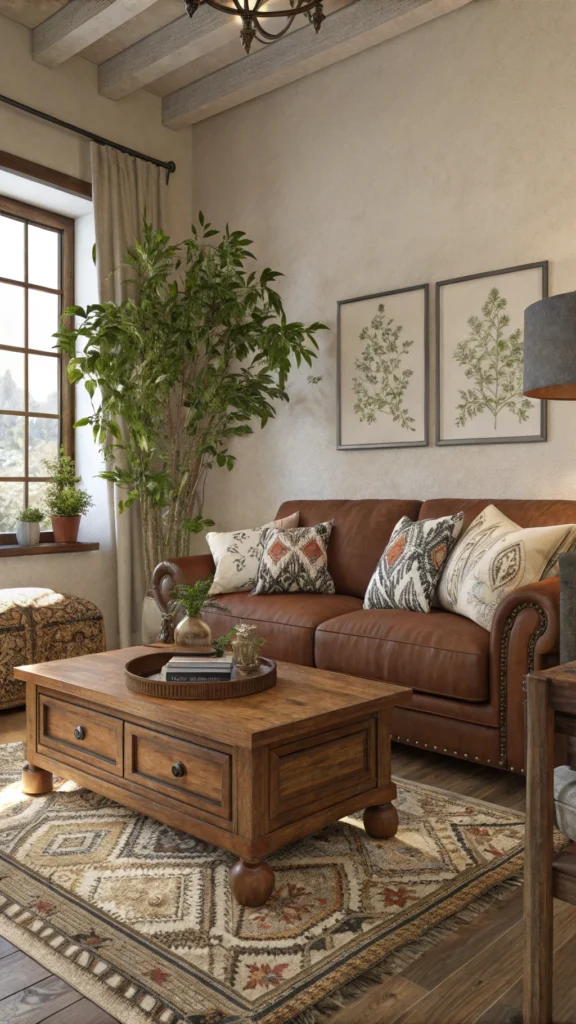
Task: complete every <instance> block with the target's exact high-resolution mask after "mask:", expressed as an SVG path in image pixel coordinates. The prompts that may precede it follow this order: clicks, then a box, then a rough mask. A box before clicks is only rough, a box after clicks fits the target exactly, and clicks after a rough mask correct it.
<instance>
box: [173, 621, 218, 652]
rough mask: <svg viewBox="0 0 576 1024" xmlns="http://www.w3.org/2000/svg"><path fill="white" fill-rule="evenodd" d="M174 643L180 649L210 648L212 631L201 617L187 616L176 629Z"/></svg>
mask: <svg viewBox="0 0 576 1024" xmlns="http://www.w3.org/2000/svg"><path fill="white" fill-rule="evenodd" d="M174 643H175V644H177V645H178V647H210V646H211V644H212V630H211V629H210V626H209V625H208V623H207V622H204V619H201V618H200V616H199V615H185V616H184V618H183V619H180V622H179V623H178V624H177V626H176V627H175V629H174Z"/></svg>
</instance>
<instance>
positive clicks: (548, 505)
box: [419, 498, 576, 536]
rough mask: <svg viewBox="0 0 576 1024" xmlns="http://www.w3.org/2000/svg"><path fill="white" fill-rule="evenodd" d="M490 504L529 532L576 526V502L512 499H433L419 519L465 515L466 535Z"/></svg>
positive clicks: (422, 509) (422, 511) (425, 502)
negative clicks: (565, 524)
mask: <svg viewBox="0 0 576 1024" xmlns="http://www.w3.org/2000/svg"><path fill="white" fill-rule="evenodd" d="M487 505H495V506H496V508H497V509H500V511H501V512H503V513H504V515H505V516H508V518H509V519H512V520H513V521H514V522H515V523H518V526H521V527H522V528H523V529H527V528H528V527H530V526H559V525H561V524H562V523H576V501H564V500H563V499H560V498H558V499H557V500H551V501H544V500H537V499H527V500H521V499H508V498H432V499H430V501H424V502H423V503H422V505H421V507H420V514H419V519H438V518H439V517H440V516H451V515H454V514H455V513H456V512H463V513H464V525H463V527H462V533H461V535H460V536H462V535H463V534H464V532H465V531H466V530H467V529H468V527H469V526H470V523H471V522H472V520H474V519H476V516H478V515H480V513H481V512H482V510H483V509H485V508H486V506H487Z"/></svg>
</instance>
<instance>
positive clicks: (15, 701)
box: [0, 587, 106, 709]
mask: <svg viewBox="0 0 576 1024" xmlns="http://www.w3.org/2000/svg"><path fill="white" fill-rule="evenodd" d="M105 647H106V644H105V636H104V622H103V619H102V613H101V612H100V611H99V610H98V608H97V607H96V605H94V604H92V603H91V602H90V601H86V600H85V599H84V598H83V597H72V596H71V595H69V594H57V593H56V592H55V591H54V590H43V589H40V588H37V587H23V588H21V589H20V588H15V589H13V590H0V709H1V708H14V707H17V706H18V705H19V704H25V703H26V684H25V683H22V682H20V681H19V680H18V679H14V678H13V676H12V670H13V669H14V668H15V667H16V665H33V664H36V663H37V662H40V661H55V660H56V659H57V658H73V657H74V656H75V655H77V654H96V653H97V652H98V651H103V650H105Z"/></svg>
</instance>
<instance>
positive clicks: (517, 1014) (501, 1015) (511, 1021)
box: [475, 994, 522, 1024]
mask: <svg viewBox="0 0 576 1024" xmlns="http://www.w3.org/2000/svg"><path fill="white" fill-rule="evenodd" d="M520 998H522V994H520ZM475 1024H522V1010H521V1009H520V1008H519V1007H518V1006H510V1004H509V1003H504V1002H502V1001H501V1000H499V1001H498V1002H497V1003H495V1004H494V1006H490V1007H488V1009H487V1010H486V1013H483V1014H482V1016H481V1017H479V1018H478V1020H477V1021H476V1022H475Z"/></svg>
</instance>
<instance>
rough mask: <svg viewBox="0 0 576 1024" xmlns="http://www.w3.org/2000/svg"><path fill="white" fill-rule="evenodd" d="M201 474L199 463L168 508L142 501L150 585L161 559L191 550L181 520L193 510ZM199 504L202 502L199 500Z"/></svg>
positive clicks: (145, 559)
mask: <svg viewBox="0 0 576 1024" xmlns="http://www.w3.org/2000/svg"><path fill="white" fill-rule="evenodd" d="M202 474H203V470H202V468H201V467H200V466H199V467H198V470H197V472H196V473H195V474H192V473H191V474H190V479H189V480H188V482H187V484H186V486H185V487H184V488H183V490H182V492H181V493H180V494H179V495H178V497H177V498H176V500H175V502H174V504H173V505H172V506H170V507H169V508H163V509H158V508H153V506H152V505H151V503H150V501H149V500H147V499H146V498H144V499H143V500H142V501H141V502H140V511H141V518H142V541H143V549H144V573H145V578H146V586H147V587H149V586H150V583H151V580H152V573H153V572H154V569H155V568H156V566H157V565H158V564H159V562H164V561H170V559H171V558H181V557H182V556H185V555H187V554H188V553H189V550H190V534H189V533H188V532H187V531H186V530H185V529H184V527H183V525H182V524H183V522H184V520H185V519H187V518H189V517H190V516H191V515H192V514H193V510H194V505H195V502H196V495H197V493H198V488H199V483H200V481H201V479H202ZM196 504H197V505H199V503H198V502H196Z"/></svg>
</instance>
